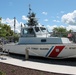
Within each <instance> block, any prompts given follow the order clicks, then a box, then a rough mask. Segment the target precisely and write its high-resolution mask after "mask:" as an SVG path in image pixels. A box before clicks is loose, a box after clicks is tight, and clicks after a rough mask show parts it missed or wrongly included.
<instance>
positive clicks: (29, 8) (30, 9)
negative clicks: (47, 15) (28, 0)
mask: <svg viewBox="0 0 76 75" xmlns="http://www.w3.org/2000/svg"><path fill="white" fill-rule="evenodd" d="M31 10H32V9H31V5H30V4H29V13H28V14H29V15H30V14H31Z"/></svg>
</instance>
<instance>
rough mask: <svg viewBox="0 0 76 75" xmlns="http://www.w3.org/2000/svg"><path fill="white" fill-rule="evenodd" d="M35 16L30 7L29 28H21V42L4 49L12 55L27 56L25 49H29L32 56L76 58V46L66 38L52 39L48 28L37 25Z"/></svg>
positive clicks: (5, 46) (7, 45) (6, 46)
mask: <svg viewBox="0 0 76 75" xmlns="http://www.w3.org/2000/svg"><path fill="white" fill-rule="evenodd" d="M33 16H35V14H32V15H31V8H30V6H29V15H28V17H29V18H30V20H29V21H28V22H30V23H28V26H24V27H21V36H20V38H19V42H18V43H12V44H4V45H3V48H4V49H6V50H9V52H10V53H16V54H25V49H26V48H27V49H28V51H29V55H31V56H40V57H46V58H76V44H73V43H71V42H70V41H69V39H68V38H65V37H52V36H51V35H50V34H49V32H48V30H47V29H46V27H44V26H40V25H36V24H37V22H35V19H34V18H33ZM34 22H35V23H34ZM33 23H34V24H35V25H33ZM30 24H31V25H30ZM14 26H15V25H14Z"/></svg>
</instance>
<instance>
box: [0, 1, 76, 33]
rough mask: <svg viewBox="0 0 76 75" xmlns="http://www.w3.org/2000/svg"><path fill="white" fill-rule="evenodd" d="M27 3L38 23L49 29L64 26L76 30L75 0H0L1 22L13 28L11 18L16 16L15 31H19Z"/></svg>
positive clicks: (27, 10)
mask: <svg viewBox="0 0 76 75" xmlns="http://www.w3.org/2000/svg"><path fill="white" fill-rule="evenodd" d="M29 4H30V5H31V9H32V12H34V13H36V18H37V20H38V22H39V25H44V26H45V27H47V29H48V30H49V31H52V30H53V28H54V27H64V28H66V29H67V30H70V29H71V30H73V31H74V32H76V0H0V17H2V23H6V24H8V25H10V26H11V29H12V30H13V29H14V23H13V22H14V21H13V18H14V17H16V32H20V27H21V23H22V24H25V23H26V22H27V20H28V18H27V15H28V12H29Z"/></svg>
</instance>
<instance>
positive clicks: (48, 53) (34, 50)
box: [3, 44, 76, 58]
mask: <svg viewBox="0 0 76 75" xmlns="http://www.w3.org/2000/svg"><path fill="white" fill-rule="evenodd" d="M3 49H6V50H9V52H11V53H16V54H23V55H25V54H26V49H27V50H28V51H29V55H31V56H40V57H47V58H76V44H28V45H20V44H6V45H4V46H3Z"/></svg>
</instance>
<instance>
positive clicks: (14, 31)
mask: <svg viewBox="0 0 76 75" xmlns="http://www.w3.org/2000/svg"><path fill="white" fill-rule="evenodd" d="M15 26H16V17H14V42H15Z"/></svg>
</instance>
